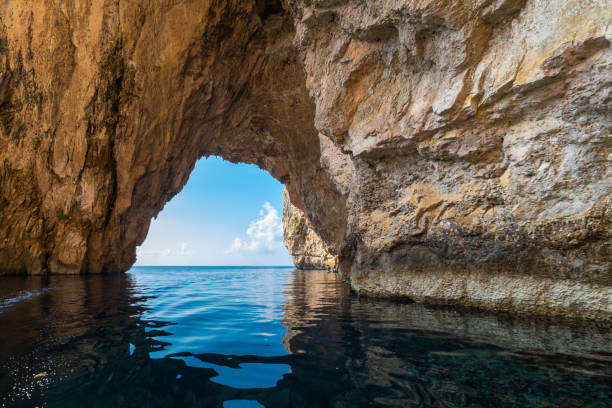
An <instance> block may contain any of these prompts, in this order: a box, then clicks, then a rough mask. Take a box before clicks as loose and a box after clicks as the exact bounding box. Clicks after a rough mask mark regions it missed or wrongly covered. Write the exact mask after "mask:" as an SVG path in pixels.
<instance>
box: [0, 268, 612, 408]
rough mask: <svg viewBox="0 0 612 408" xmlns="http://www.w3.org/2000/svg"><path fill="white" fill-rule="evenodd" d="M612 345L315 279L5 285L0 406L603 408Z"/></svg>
mask: <svg viewBox="0 0 612 408" xmlns="http://www.w3.org/2000/svg"><path fill="white" fill-rule="evenodd" d="M611 339H612V338H611V331H610V329H606V328H601V327H595V326H569V325H564V324H561V323H546V322H541V321H538V320H534V319H527V318H515V319H510V318H507V317H500V316H497V315H493V314H487V313H478V312H473V311H460V310H454V309H450V308H432V307H426V306H423V305H419V304H414V303H400V302H392V301H384V300H374V299H367V298H360V297H358V296H356V295H354V294H351V292H350V290H349V289H348V287H347V286H346V285H345V284H344V283H342V282H340V281H339V280H338V277H337V275H335V274H331V273H327V272H318V271H293V270H290V269H283V268H267V269H263V268H260V269H244V268H243V269H238V268H234V269H232V268H217V269H215V268H200V269H198V268H166V269H163V268H161V269H160V268H158V269H155V268H150V269H147V268H135V269H134V270H133V271H132V272H131V273H129V274H126V275H115V276H88V277H59V276H54V277H48V278H34V277H29V278H23V277H22V278H19V277H5V278H2V279H1V284H0V344H1V347H0V406H7V407H9V406H10V407H13V406H15V407H22V406H23V407H33V406H40V407H82V406H88V407H170V406H181V407H224V406H225V407H261V406H265V407H290V406H295V407H319V406H320V407H361V406H394V407H412V406H414V407H421V406H423V407H429V406H431V407H467V406H473V407H491V406H496V407H505V406H507V407H515V406H533V407H546V406H550V407H553V406H554V407H557V406H564V407H572V406H575V407H585V406H590V407H605V406H607V404H609V402H610V400H611V398H612V386H611V385H610V384H612V354H611V352H612V350H611V345H610V342H611Z"/></svg>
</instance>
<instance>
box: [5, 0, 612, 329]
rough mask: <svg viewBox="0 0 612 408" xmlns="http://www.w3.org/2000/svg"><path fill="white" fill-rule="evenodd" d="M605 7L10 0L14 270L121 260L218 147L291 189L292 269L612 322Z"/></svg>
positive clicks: (480, 1)
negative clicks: (296, 216)
mask: <svg viewBox="0 0 612 408" xmlns="http://www.w3.org/2000/svg"><path fill="white" fill-rule="evenodd" d="M611 20H612V7H611V6H610V4H609V2H608V1H605V0H596V1H590V2H583V1H580V0H568V1H564V2H556V1H548V0H502V1H492V0H473V1H462V2H456V1H450V0H432V1H428V2H422V1H413V0H401V1H391V2H389V1H369V2H354V1H346V0H337V1H325V2H321V1H317V2H311V1H302V0H287V1H283V2H280V1H274V0H266V1H255V0H253V1H240V2H216V3H212V4H210V3H202V2H191V1H159V2H153V3H149V2H144V1H139V0H134V1H130V2H119V1H105V2H94V1H86V2H83V4H81V5H79V6H78V7H76V6H70V5H63V6H61V7H59V6H57V5H55V4H51V3H40V2H35V3H32V2H22V1H16V0H14V1H6V2H4V3H2V4H1V5H0V274H6V273H29V274H41V273H100V272H117V271H124V270H126V269H128V268H129V267H130V266H131V265H132V263H133V262H134V261H135V248H136V246H137V245H139V244H140V243H141V242H142V241H143V240H144V238H145V236H146V233H147V230H148V227H149V223H150V220H151V217H153V216H155V215H156V214H157V213H158V212H159V211H160V210H161V209H162V208H163V206H164V204H165V203H166V202H167V201H168V200H169V199H170V198H172V196H174V194H176V193H177V192H178V191H180V190H181V188H182V186H183V185H184V184H185V182H186V181H187V178H188V177H189V174H190V172H191V170H192V169H193V166H194V164H195V162H196V160H197V159H198V158H200V157H202V156H208V155H219V156H222V157H223V158H225V159H227V160H230V161H233V162H245V163H255V164H257V165H259V166H260V167H262V168H264V169H266V170H268V171H269V172H270V173H271V174H272V175H273V176H274V177H276V178H277V179H279V180H280V181H282V182H283V183H285V185H286V187H287V191H288V195H289V197H290V199H291V201H292V202H293V204H294V205H295V207H297V208H299V209H300V210H301V211H303V212H304V220H305V221H304V226H303V229H295V228H294V229H291V228H290V227H291V226H290V225H289V226H288V228H287V232H286V236H285V238H286V242H287V243H288V246H289V248H290V251H291V252H292V254H293V255H294V256H295V257H296V260H297V263H298V266H300V265H302V266H306V265H309V264H310V265H309V266H315V264H317V263H319V265H320V260H321V259H328V258H327V255H320V254H323V252H322V251H321V249H325V251H327V253H328V254H332V255H330V257H331V258H333V257H334V256H337V257H338V266H339V270H340V272H341V273H342V274H343V275H344V276H345V277H346V278H347V279H348V280H349V281H350V282H351V284H352V285H353V287H354V288H355V289H356V290H357V291H359V292H361V293H366V294H374V295H378V296H407V297H410V298H412V299H415V300H419V301H424V302H438V303H439V302H442V303H450V304H463V305H472V306H478V307H483V308H490V309H502V310H511V311H522V312H535V313H543V314H558V315H564V316H582V317H588V318H596V319H603V320H607V319H610V318H611V317H612V295H611V288H612V261H611V259H612V224H611V220H612V206H611V202H612V194H611V193H612V177H611V170H610V169H611V160H612V137H611V134H612V109H611V104H612V103H611V97H610V95H611V94H612V51H611V48H610V40H611V38H612V25H610V24H609V22H610V21H611ZM287 211H289V210H287ZM292 211H293V210H292ZM287 219H288V220H290V219H291V218H290V217H287ZM310 229H312V231H316V233H317V235H318V236H319V237H320V238H321V241H317V240H313V241H312V242H311V243H308V242H306V239H305V237H308V236H311V237H314V236H315V235H311V234H310V233H309V232H307V231H308V230H310ZM298 230H299V231H298ZM300 242H302V243H303V245H304V247H303V248H302V249H301V250H300V248H299V246H300V245H302V244H298V243H300ZM315 242H316V243H315ZM314 254H317V255H314ZM315 258H316V259H315ZM331 258H330V259H331ZM323 262H325V261H323Z"/></svg>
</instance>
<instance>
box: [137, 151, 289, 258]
mask: <svg viewBox="0 0 612 408" xmlns="http://www.w3.org/2000/svg"><path fill="white" fill-rule="evenodd" d="M282 191H283V186H282V184H281V183H280V182H278V181H277V180H276V179H274V178H272V176H270V175H269V174H268V173H267V172H265V171H263V170H261V169H259V168H258V167H257V166H255V165H247V164H232V163H229V162H226V161H224V160H222V159H220V158H218V157H210V158H208V159H201V160H200V161H198V163H197V164H196V166H195V169H194V170H193V172H192V174H191V176H190V177H189V181H188V182H187V185H185V187H184V188H183V191H181V192H180V193H179V194H177V195H176V196H175V197H174V198H173V199H172V200H171V201H170V202H169V203H167V204H166V206H165V207H164V209H163V210H162V212H160V213H159V215H158V216H157V219H154V220H152V222H151V227H150V229H149V234H148V235H147V238H146V240H145V242H144V243H143V244H142V245H141V246H140V247H138V249H137V251H136V253H137V257H138V260H137V262H136V265H291V258H290V256H289V255H288V254H287V250H286V248H285V247H284V245H283V244H282V222H281V220H282V215H283V214H282V212H283V195H282Z"/></svg>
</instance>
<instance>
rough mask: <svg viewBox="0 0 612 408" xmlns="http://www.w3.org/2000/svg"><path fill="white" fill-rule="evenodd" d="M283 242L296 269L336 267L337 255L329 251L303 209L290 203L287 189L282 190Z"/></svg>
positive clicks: (335, 268) (331, 268) (334, 268)
mask: <svg viewBox="0 0 612 408" xmlns="http://www.w3.org/2000/svg"><path fill="white" fill-rule="evenodd" d="M283 242H284V243H285V246H286V247H287V250H288V251H289V255H291V257H292V258H293V264H294V265H295V266H296V268H298V269H328V270H332V271H335V270H337V268H338V256H337V255H334V254H332V253H330V251H329V248H328V247H327V244H326V243H325V242H324V241H323V240H322V239H321V237H320V236H319V234H317V232H316V231H315V230H314V229H313V227H312V224H311V222H310V221H309V220H308V218H307V217H306V215H305V214H304V211H302V210H300V209H299V208H297V207H296V206H295V205H293V204H292V203H291V199H290V198H289V192H288V191H287V190H283Z"/></svg>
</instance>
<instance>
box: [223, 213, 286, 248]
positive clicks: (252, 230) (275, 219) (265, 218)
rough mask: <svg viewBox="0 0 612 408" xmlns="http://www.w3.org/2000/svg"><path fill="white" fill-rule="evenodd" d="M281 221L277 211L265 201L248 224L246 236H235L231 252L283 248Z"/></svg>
mask: <svg viewBox="0 0 612 408" xmlns="http://www.w3.org/2000/svg"><path fill="white" fill-rule="evenodd" d="M282 239H283V222H282V220H281V218H280V217H279V215H278V211H277V210H276V209H275V208H274V207H273V206H272V204H270V203H269V202H266V203H265V204H264V205H263V208H262V209H261V210H260V211H259V217H258V218H257V219H255V220H253V221H251V223H250V224H249V228H247V230H246V238H245V239H243V238H239V237H237V238H235V239H234V243H233V244H232V248H231V249H230V250H229V251H227V252H228V253H232V252H256V253H269V252H274V251H278V250H282V249H283V242H282Z"/></svg>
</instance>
